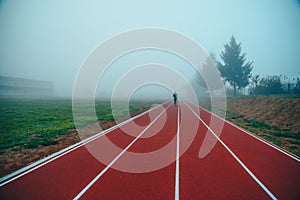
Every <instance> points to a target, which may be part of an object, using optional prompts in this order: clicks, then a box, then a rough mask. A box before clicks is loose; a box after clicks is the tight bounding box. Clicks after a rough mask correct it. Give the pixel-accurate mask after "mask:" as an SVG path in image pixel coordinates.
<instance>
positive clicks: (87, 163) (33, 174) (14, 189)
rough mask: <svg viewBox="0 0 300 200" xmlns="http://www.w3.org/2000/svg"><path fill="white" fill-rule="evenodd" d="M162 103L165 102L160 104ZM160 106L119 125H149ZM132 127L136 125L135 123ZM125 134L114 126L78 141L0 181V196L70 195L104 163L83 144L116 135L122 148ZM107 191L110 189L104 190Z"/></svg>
mask: <svg viewBox="0 0 300 200" xmlns="http://www.w3.org/2000/svg"><path fill="white" fill-rule="evenodd" d="M163 106H164V107H166V106H167V105H163ZM161 110H162V109H159V108H155V109H153V110H151V111H150V113H148V112H146V113H144V114H142V115H140V117H137V118H136V119H134V120H131V121H130V120H129V122H128V123H126V124H124V125H123V126H121V127H122V128H123V129H125V130H126V129H130V128H131V127H132V126H133V123H136V124H139V125H143V126H144V127H147V126H149V124H150V122H151V121H150V117H149V116H152V117H153V118H156V117H158V115H159V114H160V113H161ZM135 127H136V126H135ZM143 129H144V128H143V127H142V126H141V127H140V128H136V129H134V130H133V131H132V133H133V134H137V133H138V132H139V131H140V130H143ZM124 135H127V134H126V133H124V131H123V130H122V129H121V128H119V127H116V128H115V129H113V130H112V131H109V132H108V133H106V135H105V136H104V135H99V136H98V137H96V138H95V139H94V140H92V141H90V142H87V144H86V146H83V145H79V146H78V147H75V148H73V149H71V150H70V152H65V153H63V154H60V155H59V156H57V157H54V158H53V159H50V160H48V161H46V162H44V163H42V164H40V165H37V166H36V167H34V168H32V169H29V170H27V171H25V172H24V173H21V174H19V175H18V176H17V177H15V178H12V179H9V180H7V181H5V182H2V183H1V187H0V199H72V198H73V197H75V196H76V195H77V194H78V192H79V191H81V189H82V188H83V187H85V185H86V184H88V183H89V182H90V181H91V180H92V179H93V178H94V177H95V176H96V175H97V174H98V173H99V172H101V171H102V170H103V169H104V168H105V167H106V165H104V164H102V163H101V162H99V161H98V160H97V159H95V158H94V157H93V156H92V155H91V154H90V152H89V151H88V150H87V148H89V149H92V147H93V146H95V145H97V144H100V143H101V142H102V141H103V140H105V139H106V138H107V137H110V138H117V137H120V138H122V140H120V141H118V146H120V147H121V148H124V147H125V146H127V145H128V144H129V143H130V142H132V141H131V140H132V138H126V137H123V136H124ZM119 153H120V152H119V151H115V152H111V153H110V154H107V157H106V160H108V161H111V160H113V159H114V157H115V156H116V155H118V154H119ZM108 193H111V192H110V191H108Z"/></svg>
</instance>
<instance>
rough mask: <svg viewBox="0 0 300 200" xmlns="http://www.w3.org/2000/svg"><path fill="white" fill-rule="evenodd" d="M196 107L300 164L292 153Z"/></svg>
mask: <svg viewBox="0 0 300 200" xmlns="http://www.w3.org/2000/svg"><path fill="white" fill-rule="evenodd" d="M196 106H198V105H196ZM198 107H199V108H200V109H202V110H204V111H206V112H208V113H210V114H212V115H213V116H215V117H217V118H219V119H220V120H223V121H225V122H226V123H228V124H230V125H231V126H233V127H235V128H237V129H239V130H241V131H242V132H244V133H246V134H248V135H250V136H251V137H253V138H255V139H257V140H259V141H260V142H262V143H264V144H266V145H268V146H270V147H272V148H274V149H276V150H277V151H279V152H281V153H283V154H285V155H287V156H288V157H290V158H292V159H294V160H296V161H298V162H300V158H299V157H297V156H296V155H294V154H292V153H290V152H287V151H286V150H284V149H281V148H280V147H277V146H275V145H273V144H272V143H270V142H267V141H266V140H264V139H262V138H260V137H258V136H256V135H254V134H252V133H249V132H248V131H246V130H245V129H243V128H241V127H239V126H237V125H235V124H234V123H232V122H230V121H227V120H225V119H223V118H222V117H220V116H218V115H217V114H215V113H213V112H209V111H208V110H206V109H205V108H202V107H200V106H198Z"/></svg>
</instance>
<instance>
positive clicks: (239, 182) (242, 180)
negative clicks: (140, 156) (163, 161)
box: [179, 104, 268, 199]
mask: <svg viewBox="0 0 300 200" xmlns="http://www.w3.org/2000/svg"><path fill="white" fill-rule="evenodd" d="M182 110H183V111H182V112H186V113H187V114H186V116H188V117H189V120H190V123H192V124H196V123H199V127H198V130H197V134H196V137H195V139H194V140H193V143H192V144H191V146H190V147H189V148H188V149H187V151H186V152H185V153H184V154H183V155H182V156H181V158H180V178H179V182H180V199H268V195H267V194H266V193H265V192H264V191H263V190H262V189H261V188H260V187H259V186H258V185H257V184H256V182H255V181H254V180H253V179H252V178H251V177H250V176H249V175H248V174H247V173H246V172H245V170H244V169H243V168H242V167H241V166H240V165H239V163H238V162H236V161H235V160H234V158H233V157H232V156H231V155H230V153H229V152H228V151H227V150H226V149H225V148H224V147H223V146H222V145H221V144H220V143H219V142H218V143H216V145H215V146H214V148H213V149H212V151H211V152H210V153H209V154H208V155H207V156H206V157H204V158H199V156H198V154H199V149H200V147H201V146H202V145H203V144H202V143H203V141H204V137H205V135H206V133H207V128H206V127H205V126H204V125H203V124H202V123H200V121H199V119H198V118H197V117H196V115H195V114H194V113H193V112H192V111H191V110H190V109H189V107H188V106H187V105H186V104H183V105H182ZM194 110H195V112H196V114H199V112H198V111H197V110H196V109H194ZM189 127H190V126H189V125H188V124H186V126H184V124H181V128H182V131H181V132H182V134H181V145H182V144H183V142H182V140H183V139H184V137H187V136H185V135H189V134H191V131H189ZM180 148H181V147H180Z"/></svg>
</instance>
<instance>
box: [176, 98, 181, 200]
mask: <svg viewBox="0 0 300 200" xmlns="http://www.w3.org/2000/svg"><path fill="white" fill-rule="evenodd" d="M177 104H178V115H177V144H176V146H177V148H176V173H175V174H176V175H175V177H176V179H175V200H179V144H180V109H179V102H178V103H177Z"/></svg>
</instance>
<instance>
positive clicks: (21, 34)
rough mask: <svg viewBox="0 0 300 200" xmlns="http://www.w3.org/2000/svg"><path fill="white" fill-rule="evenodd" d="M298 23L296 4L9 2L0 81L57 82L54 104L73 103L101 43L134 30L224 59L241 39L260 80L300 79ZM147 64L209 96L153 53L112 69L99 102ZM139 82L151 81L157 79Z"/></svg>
mask: <svg viewBox="0 0 300 200" xmlns="http://www.w3.org/2000/svg"><path fill="white" fill-rule="evenodd" d="M299 21H300V2H299V1H296V0H284V1H280V0H278V1H273V0H264V1H260V0H253V1H247V2H246V1H236V0H229V1H221V0H212V1H208V0H206V1H199V0H191V1H173V0H168V1H159V0H153V1H138V0H133V1H115V0H112V1H96V0H94V1H71V0H62V1H61V0H54V1H50V0H46V1H38V0H27V1H17V0H2V1H0V30H1V31H0V44H1V47H0V75H1V76H10V77H19V78H25V79H35V80H44V81H50V82H52V83H53V95H54V96H55V97H71V95H72V91H73V85H74V82H75V78H76V75H77V73H78V71H79V69H80V66H81V65H82V63H83V62H84V60H85V59H86V58H87V56H88V55H89V54H90V53H91V52H92V50H93V49H95V48H96V47H97V46H98V45H99V44H100V43H102V42H104V41H105V40H107V39H109V38H111V37H112V36H114V35H117V34H119V33H122V32H126V31H129V30H132V29H137V28H143V27H159V28H166V29H170V30H175V31H178V32H180V33H182V34H184V35H187V36H188V37H190V38H192V39H193V40H194V41H196V42H197V43H198V44H200V45H201V46H202V47H203V48H204V49H205V50H206V51H207V54H210V53H214V54H215V55H216V58H217V59H220V57H219V54H220V52H221V51H222V50H223V48H224V44H225V43H227V42H228V41H229V39H230V37H231V36H232V35H234V36H235V37H236V39H237V41H238V42H242V50H243V52H245V53H247V59H249V60H250V61H253V62H254V63H253V65H254V68H253V74H261V75H263V76H265V75H280V74H284V75H287V76H289V77H299V76H300V70H299V67H300V56H299V52H300V37H299V35H300V23H299ZM173 42H174V43H176V41H173ZM183 48H184V47H183ZM148 63H158V64H161V65H167V66H170V68H172V69H173V70H175V71H176V72H178V73H179V74H180V75H182V76H183V77H185V78H186V79H187V80H188V82H189V83H191V84H192V85H193V86H194V87H196V90H197V91H198V93H202V94H203V95H206V94H207V93H206V90H205V85H203V84H202V85H201V83H199V81H198V82H197V78H195V76H196V70H195V69H193V67H192V66H191V64H189V63H188V62H187V61H185V60H184V59H182V58H180V57H178V56H176V55H174V54H171V53H168V52H164V51H158V50H149V49H148V50H140V51H136V52H132V53H130V54H128V55H126V56H123V57H121V58H119V59H118V60H116V61H115V62H113V63H112V64H111V66H110V67H109V70H107V72H106V73H105V75H104V76H103V77H102V78H101V81H100V83H99V84H100V85H99V86H98V90H97V92H96V95H97V97H105V98H109V97H110V96H111V95H112V90H113V88H114V86H115V85H116V84H117V82H118V81H119V80H120V77H122V76H124V74H126V73H128V71H130V70H132V69H134V68H135V67H137V66H141V65H143V64H148ZM163 75H164V76H166V77H168V76H169V74H168V73H166V74H163ZM140 76H141V77H139V78H143V76H145V79H146V78H148V77H153V76H156V74H155V73H153V74H152V73H147V74H140ZM200 82H201V81H200ZM177 83H178V80H177V79H175V78H174V84H172V87H169V88H167V87H162V86H160V85H158V84H153V86H149V85H148V86H144V87H141V88H140V89H139V90H136V92H135V93H134V94H133V96H137V97H138V96H139V97H142V98H144V99H148V98H150V97H155V98H156V99H160V98H161V99H165V98H169V97H171V94H172V92H173V90H182V91H184V90H185V88H180V87H179V86H176V84H177ZM88 90H89V89H88V88H87V91H86V92H93V91H88ZM125 93H126V91H125ZM124 95H125V94H124ZM179 96H180V95H179Z"/></svg>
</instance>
